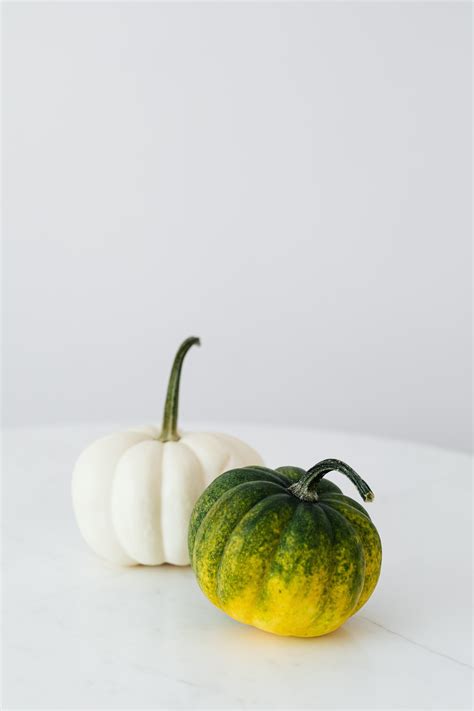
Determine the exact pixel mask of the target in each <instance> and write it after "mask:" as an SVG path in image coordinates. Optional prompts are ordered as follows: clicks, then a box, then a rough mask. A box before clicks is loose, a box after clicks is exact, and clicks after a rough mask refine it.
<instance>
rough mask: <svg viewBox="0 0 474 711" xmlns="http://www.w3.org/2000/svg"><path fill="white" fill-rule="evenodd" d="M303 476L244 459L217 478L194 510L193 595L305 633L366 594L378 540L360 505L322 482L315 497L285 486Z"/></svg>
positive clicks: (326, 628)
mask: <svg viewBox="0 0 474 711" xmlns="http://www.w3.org/2000/svg"><path fill="white" fill-rule="evenodd" d="M304 473H305V472H304V470H302V469H298V468H296V467H281V468H279V469H276V470H271V469H267V468H265V467H259V466H253V467H245V468H242V469H234V470H231V471H229V472H226V473H224V474H222V475H221V476H219V477H218V478H217V479H215V480H214V482H212V483H211V485H210V486H209V487H208V488H207V489H206V490H205V491H204V493H203V494H202V495H201V497H200V498H199V500H198V501H197V503H196V505H195V507H194V511H193V514H192V516H191V522H190V526H189V555H190V559H191V565H192V566H193V569H194V571H195V573H196V576H197V579H198V582H199V584H200V586H201V588H202V590H203V592H204V593H205V594H206V595H207V597H208V598H209V599H210V600H211V601H212V602H213V603H214V604H215V605H217V606H218V607H219V608H221V609H222V610H224V611H225V612H227V613H228V614H229V615H231V617H234V618H235V619H237V620H240V621H242V622H247V623H249V624H253V625H255V626H256V627H260V628H261V629H264V630H267V631H270V632H274V633H275V634H282V635H294V636H301V637H310V636H318V635H321V634H326V633H328V632H331V631H333V630H334V629H336V628H337V627H339V626H340V625H341V624H342V623H343V622H344V621H345V620H346V619H347V618H348V617H350V616H351V615H352V614H354V612H356V611H357V610H358V609H359V608H360V607H361V606H362V605H363V604H364V603H365V602H366V601H367V600H368V598H369V597H370V595H371V594H372V592H373V590H374V588H375V585H376V583H377V580H378V577H379V573H380V565H381V544H380V538H379V536H378V533H377V530H376V529H375V526H374V525H373V524H372V522H371V520H370V517H369V515H368V514H367V512H366V510H365V509H364V507H363V506H361V505H360V504H359V503H358V502H356V501H354V500H353V499H351V498H349V497H348V496H344V495H343V494H342V492H341V490H340V489H339V488H338V487H337V486H336V485H335V484H333V483H332V482H330V481H328V480H327V479H322V480H321V481H319V482H318V484H317V489H316V490H317V493H318V497H319V498H318V501H316V502H308V501H302V500H301V499H299V498H297V497H296V496H295V495H294V494H292V493H291V492H289V491H288V487H289V486H290V485H291V484H292V483H294V482H295V481H298V480H299V479H300V477H301V476H303V474H304Z"/></svg>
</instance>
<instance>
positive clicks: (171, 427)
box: [159, 336, 201, 442]
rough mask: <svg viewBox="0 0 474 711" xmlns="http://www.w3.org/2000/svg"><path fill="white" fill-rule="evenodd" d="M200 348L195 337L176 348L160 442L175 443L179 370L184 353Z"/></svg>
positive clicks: (176, 437) (177, 438) (198, 341)
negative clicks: (194, 347) (192, 347)
mask: <svg viewBox="0 0 474 711" xmlns="http://www.w3.org/2000/svg"><path fill="white" fill-rule="evenodd" d="M194 345H196V346H200V345H201V341H200V340H199V338H196V336H190V338H186V340H185V341H183V343H182V344H181V345H180V347H179V348H178V352H177V353H176V355H175V358H174V361H173V366H172V368H171V374H170V379H169V381H168V390H167V392H166V401H165V409H164V412H163V424H162V426H161V434H160V437H159V439H160V442H170V441H171V442H177V440H179V434H178V428H177V426H178V401H179V381H180V378H181V368H182V367H183V360H184V356H185V355H186V353H187V352H188V351H189V349H190V348H191V346H194Z"/></svg>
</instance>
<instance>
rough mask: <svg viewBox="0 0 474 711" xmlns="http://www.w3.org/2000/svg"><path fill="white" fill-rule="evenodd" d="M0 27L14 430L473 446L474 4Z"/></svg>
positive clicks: (202, 11) (191, 7)
mask: <svg viewBox="0 0 474 711" xmlns="http://www.w3.org/2000/svg"><path fill="white" fill-rule="evenodd" d="M3 9H4V27H3V29H4V33H5V41H4V58H5V65H4V75H5V81H4V102H3V109H4V160H5V165H6V179H5V185H4V188H5V220H6V225H5V245H4V268H5V275H4V287H5V299H4V309H5V317H4V325H5V329H4V340H5V345H4V415H5V422H6V423H7V424H14V425H18V424H24V423H53V422H54V423H59V422H74V421H87V420H94V421H98V420H110V421H114V422H116V421H123V422H132V423H134V422H136V421H142V420H145V421H146V420H147V419H150V418H151V419H159V418H160V417H161V408H162V399H163V393H164V388H165V379H166V377H167V375H168V370H169V366H170V363H171V359H172V357H173V355H174V350H175V348H176V346H177V345H178V343H179V342H180V341H181V339H183V338H184V337H186V336H188V335H191V334H197V335H200V336H201V337H202V342H203V345H202V348H201V350H200V351H198V350H197V349H196V350H194V351H193V352H191V353H190V354H189V356H188V362H187V364H186V367H185V373H184V379H183V386H184V390H183V398H182V413H183V416H184V419H185V420H186V419H188V420H190V419H192V420H199V419H202V420H215V421H216V422H219V421H232V420H235V421H238V420H242V421H243V420H245V421H255V422H264V421H265V422H270V423H272V422H275V423H289V424H295V425H296V424H314V425H317V426H324V427H330V428H341V429H348V430H355V431H357V430H359V431H363V432H371V433H376V434H381V435H390V436H396V437H403V438H410V439H415V440H422V441H426V442H434V443H437V444H440V445H443V446H448V447H456V448H468V447H469V446H470V421H469V408H470V365H471V353H470V333H471V321H470V313H469V309H470V260H469V249H470V164H471V163H470V161H471V137H470V132H471V107H470V96H471V88H470V87H471V85H470V5H469V4H468V3H465V4H462V3H448V2H447V3H442V2H438V3H419V4H418V3H404V2H402V3H399V4H398V3H379V4H376V3H367V4H365V3H356V2H353V3H347V4H344V3H332V4H326V3H315V4H311V3H304V4H299V3H294V4H291V3H285V4H273V3H262V4H259V3H241V4H234V3H233V4H227V3H210V4H199V3H194V4H185V3H176V4H173V5H171V4H165V3H162V4H154V3H123V4H115V3H82V4H80V3H50V4H42V3H33V4H27V3H17V4H14V3H11V4H7V5H4V8H3ZM413 465H414V463H413V462H410V463H407V466H413Z"/></svg>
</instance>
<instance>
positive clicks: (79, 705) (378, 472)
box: [3, 425, 472, 709]
mask: <svg viewBox="0 0 474 711" xmlns="http://www.w3.org/2000/svg"><path fill="white" fill-rule="evenodd" d="M113 429H115V428H112V427H107V426H102V427H100V426H95V427H76V428H57V429H53V428H48V429H36V430H32V429H24V430H9V431H7V432H6V433H5V435H4V467H3V469H4V471H3V475H4V478H3V508H4V524H3V532H4V535H3V538H4V556H3V572H4V574H3V584H4V599H3V611H4V633H3V642H4V655H3V664H4V675H3V708H5V709H18V708H29V709H57V708H62V709H72V708H74V709H109V708H114V709H140V708H143V709H152V708H155V709H161V708H170V709H173V708H196V709H203V708H213V709H215V708H238V709H254V708H277V709H280V708H302V709H310V708H314V709H324V708H338V709H341V708H342V709H374V708H390V709H394V708H416V709H418V708H424V709H427V708H429V709H431V708H433V709H434V708H436V709H441V708H443V709H447V708H448V709H458V708H466V709H467V708H470V707H471V684H472V667H471V663H472V662H471V619H472V618H471V565H472V550H471V508H472V494H471V471H472V470H471V464H472V462H471V459H470V457H468V456H467V455H464V454H459V453H454V452H448V451H444V450H441V449H437V448H434V447H426V446H416V445H413V444H409V443H402V442H396V441H390V440H380V439H377V440H375V439H371V438H368V437H362V436H354V435H347V434H341V433H331V432H324V431H312V430H304V429H291V428H287V429H283V428H273V427H250V426H238V425H234V426H228V427H227V428H221V429H227V431H229V432H230V433H232V434H235V435H237V436H241V437H242V438H244V439H246V440H247V441H248V442H249V443H250V444H252V445H254V446H255V447H256V448H257V449H259V450H260V451H261V453H262V455H263V456H264V458H265V460H266V463H267V464H268V465H270V466H278V465H284V464H295V465H298V466H302V467H306V468H307V467H309V466H310V465H312V464H314V463H315V462H316V461H317V460H318V459H322V458H325V457H334V456H337V457H339V458H340V459H345V460H346V461H347V462H349V463H350V464H351V465H352V466H354V468H355V469H357V470H358V471H359V472H360V473H361V474H362V475H363V476H364V478H366V479H367V481H368V482H369V483H370V484H371V486H372V488H373V490H374V491H375V494H376V500H375V502H374V503H373V504H372V505H371V508H370V513H371V515H372V518H373V520H374V522H375V524H376V525H377V527H378V529H379V532H380V534H381V537H382V542H383V546H384V562H383V567H382V576H381V579H380V582H379V585H378V587H377V589H376V591H375V593H374V595H373V597H372V599H371V600H370V601H369V603H368V604H367V605H366V606H365V608H364V609H363V610H361V612H360V613H359V614H358V615H356V616H355V617H354V618H352V619H351V620H350V621H349V622H348V623H346V625H345V626H344V627H343V628H341V629H340V630H338V631H337V632H335V633H333V634H331V635H328V636H326V637H321V638H316V639H312V640H311V639H310V640H301V639H294V638H279V637H275V636H273V635H269V634H266V633H264V632H260V631H258V630H256V629H253V628H251V627H247V626H245V625H241V624H239V623H237V622H234V621H233V620H231V619H230V618H228V617H226V616H225V615H224V614H223V613H222V612H220V611H219V610H217V609H216V608H214V607H213V606H212V605H211V604H210V603H209V602H208V601H207V600H206V599H205V598H204V596H203V595H202V594H201V592H200V590H199V589H198V586H197V584H196V582H195V580H194V578H193V574H192V572H191V570H190V569H189V568H172V567H170V566H164V567H161V568H131V569H120V568H114V567H111V566H109V565H107V564H106V563H104V562H102V561H101V560H100V559H98V558H96V557H95V556H94V554H93V553H91V552H90V551H89V550H88V549H87V547H86V546H85V544H84V543H83V541H82V539H81V538H80V536H79V533H78V530H77V528H76V525H75V522H74V520H73V515H72V510H71V501H70V478H71V470H72V466H73V463H74V461H75V458H76V457H77V455H78V454H79V452H80V451H81V449H82V448H83V447H84V446H85V445H86V444H87V443H88V442H89V441H90V440H91V438H95V437H97V436H100V435H102V434H106V433H108V432H109V431H111V430H113ZM208 429H209V427H208ZM210 429H216V428H212V427H211V428H210ZM331 476H332V475H331ZM334 480H335V481H337V483H338V484H340V485H341V486H342V488H343V489H344V491H345V492H346V493H350V494H351V495H355V494H354V491H353V490H351V485H350V483H349V482H347V481H346V480H345V479H344V478H343V477H342V476H341V475H334Z"/></svg>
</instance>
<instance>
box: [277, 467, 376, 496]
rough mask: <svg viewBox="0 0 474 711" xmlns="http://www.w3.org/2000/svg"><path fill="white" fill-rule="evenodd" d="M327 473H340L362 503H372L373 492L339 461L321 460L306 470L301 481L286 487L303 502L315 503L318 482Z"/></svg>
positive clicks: (349, 468)
mask: <svg viewBox="0 0 474 711" xmlns="http://www.w3.org/2000/svg"><path fill="white" fill-rule="evenodd" d="M329 472H341V474H345V476H347V478H348V479H350V481H351V482H352V483H353V484H354V486H355V487H356V489H357V491H358V492H359V494H360V495H361V497H362V499H363V500H364V501H373V500H374V492H373V491H372V489H371V488H370V486H369V485H368V484H367V482H365V481H364V480H363V479H362V478H361V477H360V476H359V475H358V474H357V472H355V471H354V470H353V469H352V467H350V466H349V465H348V464H346V463H345V462H341V460H340V459H323V461H322V462H318V463H317V464H315V465H314V466H313V467H311V469H308V471H307V472H306V474H304V475H303V476H302V477H301V479H299V480H298V481H297V482H295V483H294V484H292V485H291V486H289V487H288V489H289V491H291V493H292V494H294V495H295V496H297V497H298V498H299V499H302V500H303V501H317V500H318V499H319V496H318V493H317V491H316V488H317V485H318V482H320V481H321V479H322V478H323V476H325V474H328V473H329Z"/></svg>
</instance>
